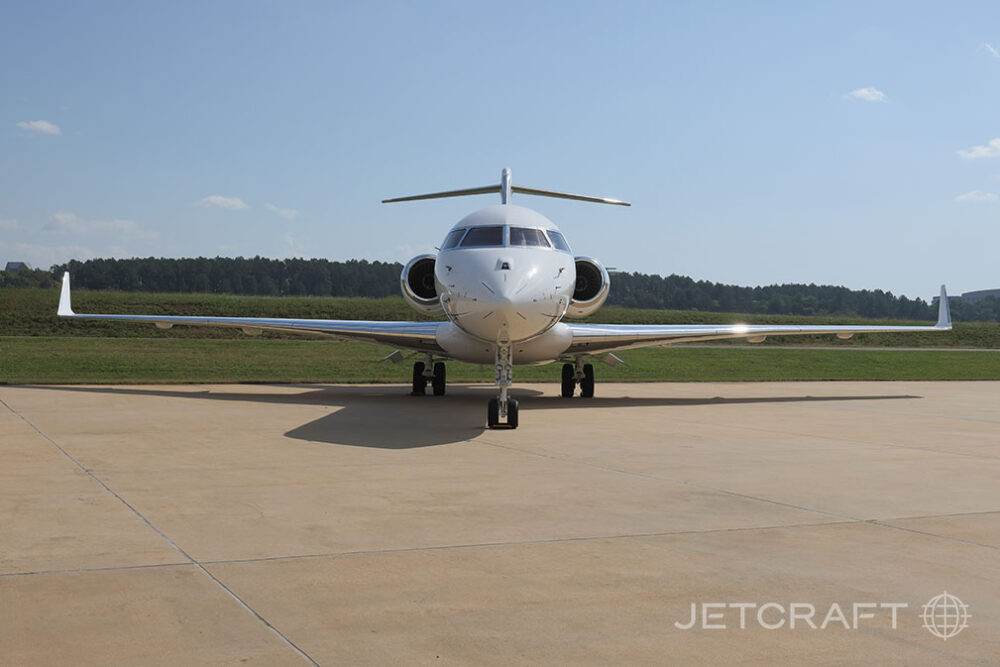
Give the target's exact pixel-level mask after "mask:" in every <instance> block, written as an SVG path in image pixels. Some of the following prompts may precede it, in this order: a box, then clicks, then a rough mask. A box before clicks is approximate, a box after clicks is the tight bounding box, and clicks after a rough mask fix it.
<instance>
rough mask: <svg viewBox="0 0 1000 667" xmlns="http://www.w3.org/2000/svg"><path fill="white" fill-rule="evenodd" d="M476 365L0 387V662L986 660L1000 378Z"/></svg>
mask: <svg viewBox="0 0 1000 667" xmlns="http://www.w3.org/2000/svg"><path fill="white" fill-rule="evenodd" d="M491 391H492V390H491V389H490V388H489V387H486V386H453V387H449V395H448V396H445V397H438V398H436V397H432V396H428V397H424V398H411V397H409V396H406V395H405V394H406V388H404V387H399V386H394V387H390V386H315V385H310V386H288V385H282V386H264V385H256V386H141V387H11V386H0V400H2V404H0V663H2V664H68V663H73V664H120V663H129V664H227V663H243V662H252V663H257V664H269V665H270V664H303V663H305V664H308V663H309V662H310V661H314V662H316V663H319V664H366V663H367V664H371V663H378V664H381V663H405V664H426V663H434V664H497V665H507V664H538V663H552V664H573V663H592V664H608V663H624V664H698V663H703V664H741V665H751V664H768V665H771V664H776V663H794V664H856V663H858V662H860V661H865V662H867V663H879V664H884V663H892V662H895V663H900V664H908V665H916V664H928V665H932V664H933V665H939V664H996V662H997V660H998V659H1000V658H998V656H1000V383H995V382H948V383H920V382H885V383H856V382H844V383H767V384H758V383H754V384H599V385H598V397H596V398H594V399H591V400H584V399H578V398H577V399H572V400H566V399H561V398H557V397H556V396H555V394H556V392H557V387H556V386H555V385H527V386H519V387H517V388H516V389H515V391H514V394H515V396H517V397H519V398H520V399H521V415H520V420H521V427H520V428H519V429H518V430H516V431H487V430H485V429H484V428H483V422H484V420H485V404H486V401H487V398H488V397H489V396H490V394H491ZM945 591H947V593H948V594H950V595H952V596H955V598H947V599H946V600H945V602H948V603H949V604H946V605H938V606H935V607H934V608H933V609H931V610H930V612H932V613H931V615H927V614H925V615H924V617H923V618H922V617H921V614H922V612H923V611H924V609H923V605H924V604H925V603H927V602H928V601H929V600H930V599H931V598H933V597H934V596H937V595H940V594H942V593H943V592H945ZM956 598H957V599H958V601H960V603H961V604H964V605H967V606H966V607H960V606H958V603H956V602H954V600H955V599H956ZM859 604H860V605H861V606H860V607H859V606H858V605H859ZM692 605H694V606H695V614H696V617H695V622H694V623H693V624H692V627H690V629H684V627H683V626H687V625H688V624H689V623H690V622H691V620H692V618H691V613H692V612H691V609H692ZM734 605H737V606H734ZM739 605H743V606H742V607H741V606H739ZM750 605H752V606H750ZM793 605H796V606H795V607H794V609H793ZM885 605H896V606H895V607H892V606H888V607H887V606H885ZM904 605H905V606H904ZM810 607H811V608H812V609H813V610H814V613H813V614H812V615H810V614H809V613H808V612H809V608H810ZM834 608H836V609H839V610H841V611H842V612H843V620H840V618H839V617H838V615H837V614H836V613H834V612H832V611H831V610H833V609H834ZM893 611H894V612H895V613H896V627H895V628H893V627H892V626H893V621H892V615H891V613H890V612H893ZM793 612H794V613H795V614H797V615H798V617H797V618H796V619H794V620H795V622H796V625H795V627H794V628H792V627H791V624H792V620H793V618H792V616H793ZM741 614H743V618H742V619H741ZM831 614H832V618H829V617H830V616H831ZM935 614H936V615H935ZM966 614H967V615H968V616H966ZM807 616H808V617H809V621H808V622H807V621H806V620H805V617H807ZM824 621H825V625H824ZM678 625H680V626H682V627H678ZM741 625H743V626H744V627H743V628H741V627H740V626H741ZM813 625H815V626H816V627H811V626H813ZM925 625H928V626H930V629H927V628H925V627H924V626H925ZM966 625H967V627H965V626H966ZM721 626H724V627H721ZM774 626H779V627H774ZM772 627H774V629H770V628H772ZM960 628H961V629H960ZM959 629H960V631H959ZM931 630H935V631H937V632H938V634H939V635H942V636H935V634H933V633H932V631H931ZM944 637H947V638H944Z"/></svg>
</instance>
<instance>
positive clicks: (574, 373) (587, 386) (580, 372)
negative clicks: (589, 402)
mask: <svg viewBox="0 0 1000 667" xmlns="http://www.w3.org/2000/svg"><path fill="white" fill-rule="evenodd" d="M577 384H579V385H580V396H581V397H582V398H593V397H594V365H593V364H585V363H583V359H581V358H580V357H577V358H576V363H575V364H563V367H562V391H561V393H562V397H563V398H573V393H574V392H575V391H576V385H577Z"/></svg>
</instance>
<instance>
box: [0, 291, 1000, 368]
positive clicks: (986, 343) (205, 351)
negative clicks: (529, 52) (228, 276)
mask: <svg viewBox="0 0 1000 667" xmlns="http://www.w3.org/2000/svg"><path fill="white" fill-rule="evenodd" d="M73 297H74V304H73V305H74V308H75V309H76V311H77V312H109V313H145V314H185V315H210V314H211V315H220V316H232V315H244V316H271V317H317V318H331V319H381V320H387V319H419V318H417V317H415V315H416V314H415V313H414V312H413V311H412V310H411V309H410V308H409V307H408V306H407V305H406V304H405V303H404V302H403V300H402V299H398V298H395V299H325V298H318V297H303V298H297V297H232V296H219V295H205V294H184V295H175V294H142V293H115V292H86V291H81V292H74V295H73ZM57 300H58V295H57V294H56V293H55V292H54V291H52V290H14V289H5V290H0V383H7V384H27V383H95V384H96V383H121V382H124V383H159V382H345V383H356V382H398V383H407V382H408V381H409V375H410V365H409V364H408V363H405V364H391V363H387V362H386V363H380V360H381V359H382V358H383V357H384V356H385V355H386V354H387V353H388V352H389V349H388V348H385V347H382V346H377V345H370V344H365V343H343V342H336V341H330V340H325V339H318V340H317V339H314V338H311V337H305V338H303V337H301V336H295V335H291V334H273V333H265V334H264V336H263V337H262V338H253V339H249V338H246V337H244V336H243V335H242V334H241V333H239V332H238V331H235V330H230V329H212V328H197V327H175V328H174V329H171V330H169V331H163V330H159V329H156V328H154V327H152V326H149V325H137V324H124V323H106V322H82V321H67V320H60V319H58V318H56V317H55V316H54V311H55V307H56V302H57ZM425 319H426V318H425ZM591 319H593V320H595V321H601V322H609V323H630V322H634V323H643V324H652V323H678V324H680V323H691V322H750V323H786V322H808V323H813V324H818V323H848V322H852V321H853V322H858V321H859V320H857V319H853V320H852V319H849V318H803V317H761V316H757V317H752V316H739V315H731V314H724V313H698V312H680V311H647V310H629V309H623V308H604V309H602V310H600V311H599V312H598V314H597V316H596V317H594V318H591ZM871 322H872V321H866V323H871ZM804 338H807V339H808V340H803V339H804ZM790 344H792V345H798V346H801V349H777V347H776V346H779V345H780V346H786V345H790ZM810 344H811V345H813V346H815V345H822V346H824V347H838V348H840V347H842V348H845V349H844V350H839V349H832V350H831V349H809V347H808V346H809V345H810ZM866 346H868V347H872V346H875V347H907V348H912V347H927V348H932V347H939V348H978V349H980V350H987V349H997V348H1000V324H996V323H956V325H955V330H954V331H952V332H950V333H944V334H935V333H930V334H916V335H903V334H884V335H864V336H856V337H855V338H854V339H852V340H850V341H839V340H837V339H836V338H833V337H826V336H821V337H788V338H771V339H768V341H767V342H766V343H764V344H762V345H757V346H753V347H743V346H723V347H719V348H698V347H693V348H692V347H684V346H678V347H676V348H670V349H658V348H654V349H643V350H630V351H627V352H622V353H620V354H619V356H621V357H622V358H623V359H625V361H626V365H625V366H620V367H617V368H608V367H605V366H604V365H601V364H599V365H598V366H597V369H598V371H597V372H598V378H599V380H600V381H684V382H687V381H698V380H700V381H763V380H895V379H899V380H926V379H931V380H958V379H1000V352H990V351H945V350H940V351H934V350H931V349H928V350H927V351H923V350H917V351H912V350H873V349H863V348H864V347H866ZM492 372H493V371H492V368H491V367H487V366H475V365H471V364H462V363H457V362H451V363H450V364H449V367H448V376H449V380H450V381H453V382H489V381H492ZM558 376H559V369H558V367H557V366H554V365H550V366H542V367H518V368H517V369H515V380H520V381H553V382H554V381H557V380H558Z"/></svg>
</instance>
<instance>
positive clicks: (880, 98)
mask: <svg viewBox="0 0 1000 667" xmlns="http://www.w3.org/2000/svg"><path fill="white" fill-rule="evenodd" d="M844 97H850V98H851V99H854V100H861V101H862V102H885V101H886V100H887V99H889V97H888V95H886V94H885V93H883V92H882V91H881V90H879V89H878V88H858V89H856V90H852V91H851V92H849V93H847V95H845V96H844Z"/></svg>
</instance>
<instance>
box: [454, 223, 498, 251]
mask: <svg viewBox="0 0 1000 667" xmlns="http://www.w3.org/2000/svg"><path fill="white" fill-rule="evenodd" d="M502 245H503V227H473V228H471V229H470V230H469V233H468V234H466V235H465V240H463V241H462V247H463V248H470V247H473V246H502Z"/></svg>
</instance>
